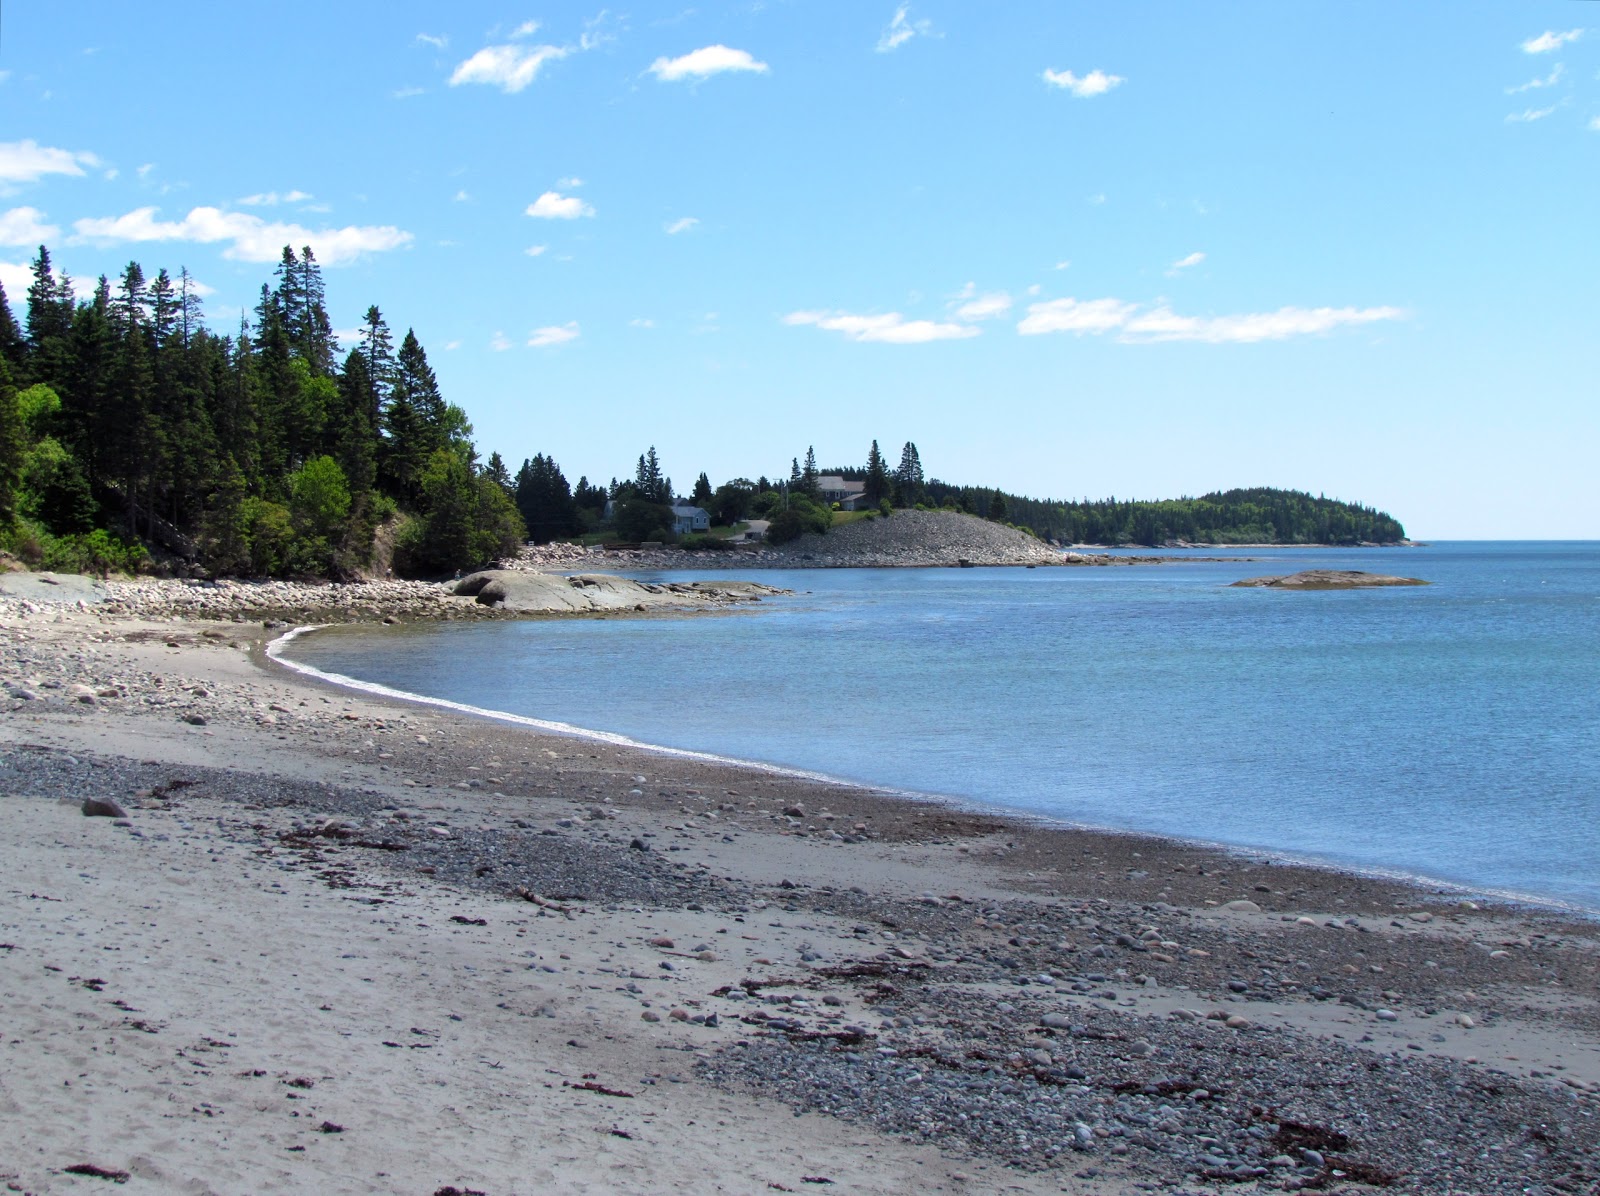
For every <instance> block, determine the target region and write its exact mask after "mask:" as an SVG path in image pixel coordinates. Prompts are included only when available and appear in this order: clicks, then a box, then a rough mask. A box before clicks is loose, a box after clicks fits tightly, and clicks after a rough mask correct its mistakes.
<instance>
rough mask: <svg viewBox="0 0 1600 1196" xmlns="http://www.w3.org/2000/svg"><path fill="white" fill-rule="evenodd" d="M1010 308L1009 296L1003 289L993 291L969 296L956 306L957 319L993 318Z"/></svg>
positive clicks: (997, 317) (1003, 313)
mask: <svg viewBox="0 0 1600 1196" xmlns="http://www.w3.org/2000/svg"><path fill="white" fill-rule="evenodd" d="M1010 310H1011V296H1010V295H1008V294H1006V293H1005V292H1004V291H993V292H991V293H990V294H987V295H979V296H977V297H976V298H970V299H968V300H967V302H965V303H963V304H962V305H961V306H960V307H958V308H956V312H955V315H956V319H958V320H968V321H976V320H995V319H999V318H1000V317H1001V316H1003V315H1005V314H1006V312H1008V311H1010Z"/></svg>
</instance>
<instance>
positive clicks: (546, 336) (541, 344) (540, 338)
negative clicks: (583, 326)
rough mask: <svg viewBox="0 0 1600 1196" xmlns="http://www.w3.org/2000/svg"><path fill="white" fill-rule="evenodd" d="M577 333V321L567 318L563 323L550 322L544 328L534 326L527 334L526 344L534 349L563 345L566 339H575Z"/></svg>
mask: <svg viewBox="0 0 1600 1196" xmlns="http://www.w3.org/2000/svg"><path fill="white" fill-rule="evenodd" d="M578 335H579V334H578V321H576V320H568V321H567V322H566V323H565V324H550V325H547V326H546V327H544V328H535V329H534V330H533V332H531V333H530V334H529V335H528V345H529V347H530V348H534V349H546V348H549V347H550V346H551V345H564V344H566V343H567V342H568V341H575V340H577V339H578Z"/></svg>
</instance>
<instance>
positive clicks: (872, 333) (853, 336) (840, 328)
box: [783, 311, 979, 345]
mask: <svg viewBox="0 0 1600 1196" xmlns="http://www.w3.org/2000/svg"><path fill="white" fill-rule="evenodd" d="M783 322H784V323H785V324H790V325H798V324H811V325H814V326H816V327H818V328H822V329H825V330H827V331H828V332H842V333H844V335H845V336H846V337H847V338H848V339H850V340H853V341H863V342H874V343H877V344H885V345H921V344H926V343H927V342H929V341H950V340H965V339H966V338H967V337H970V336H977V335H978V331H979V330H978V329H976V328H974V327H972V326H971V325H970V324H942V323H938V322H936V321H933V320H908V319H906V318H905V317H904V316H902V315H901V314H900V313H899V312H897V311H892V312H889V313H888V314H886V315H881V316H854V315H851V314H850V313H849V312H842V311H839V312H831V311H796V312H790V313H789V314H788V315H786V316H784V317H783Z"/></svg>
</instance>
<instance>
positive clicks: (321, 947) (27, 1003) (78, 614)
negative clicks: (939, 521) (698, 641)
mask: <svg viewBox="0 0 1600 1196" xmlns="http://www.w3.org/2000/svg"><path fill="white" fill-rule="evenodd" d="M899 518H901V516H899V515H897V516H895V519H897V520H898V519H899ZM852 526H859V525H852ZM974 551H976V549H974ZM593 556H594V554H586V558H587V559H586V564H587V565H588V566H589V567H592V566H593ZM1015 563H1025V562H1022V561H1020V560H1019V561H1017V562H1015ZM560 564H561V562H556V561H540V560H531V561H528V562H524V567H527V568H537V567H541V566H542V567H550V568H555V567H559V566H560ZM760 567H770V565H762V566H760ZM11 576H12V577H13V578H16V577H17V576H18V575H11ZM34 581H35V583H36V584H35V585H34V588H33V589H31V590H29V589H27V588H25V587H23V588H19V586H20V585H21V584H22V583H15V584H12V585H10V586H9V587H8V590H7V592H6V593H4V594H0V709H3V710H4V711H5V717H4V719H0V803H3V809H4V816H5V818H6V820H7V822H8V833H7V834H6V835H5V836H4V837H3V839H0V854H3V857H4V872H5V876H6V883H5V885H4V890H3V891H4V898H3V901H0V993H3V994H4V1004H5V1008H6V1010H7V1019H6V1020H7V1024H6V1026H5V1027H4V1035H3V1039H0V1042H3V1046H0V1107H4V1108H5V1109H6V1121H7V1125H8V1127H9V1128H8V1137H9V1139H10V1141H9V1145H8V1149H7V1151H6V1152H5V1156H4V1157H3V1158H0V1179H3V1180H5V1181H6V1182H7V1183H8V1184H9V1185H10V1188H11V1190H14V1191H25V1192H41V1193H42V1192H67V1191H80V1190H82V1191H96V1190H103V1189H104V1187H105V1185H106V1183H107V1182H108V1179H111V1180H115V1181H116V1182H118V1183H120V1184H122V1185H125V1190H128V1191H149V1192H167V1191H188V1192H218V1193H232V1192H241V1193H242V1192H261V1191H313V1190H314V1191H319V1192H418V1193H432V1194H435V1196H442V1194H443V1193H446V1192H480V1193H483V1194H485V1196H505V1194H510V1193H533V1192H547V1191H555V1190H560V1191H572V1192H641V1193H642V1192H660V1191H726V1192H768V1191H818V1190H824V1189H828V1190H834V1191H849V1192H863V1193H880V1192H881V1193H898V1192H906V1193H910V1192H918V1193H921V1192H930V1191H931V1192H952V1193H954V1192H972V1193H976V1192H1070V1193H1133V1192H1157V1193H1172V1194H1177V1193H1201V1192H1205V1193H1222V1192H1241V1193H1243V1192H1255V1191H1261V1192H1266V1191H1273V1192H1276V1191H1303V1190H1304V1191H1328V1192H1368V1191H1394V1192H1418V1193H1440V1194H1444V1193H1454V1194H1461V1196H1467V1194H1478V1193H1482V1194H1489V1193H1513V1192H1517V1193H1527V1192H1546V1193H1556V1192H1572V1193H1585V1192H1594V1191H1596V1190H1597V1185H1600V1130H1597V1127H1596V1122H1595V1116H1596V1113H1597V1112H1600V1011H1597V1005H1596V999H1595V998H1596V985H1597V980H1600V971H1597V954H1596V952H1597V950H1600V940H1597V938H1596V935H1595V928H1594V924H1593V923H1592V922H1590V921H1588V920H1585V919H1583V918H1581V917H1578V916H1576V915H1572V914H1568V913H1562V912H1560V911H1556V910H1540V909H1536V908H1532V907H1527V906H1513V905H1508V904H1503V903H1496V902H1493V901H1489V900H1486V899H1484V898H1482V897H1481V896H1480V895H1476V894H1470V893H1463V892H1456V891H1448V892H1447V891H1441V890H1437V889H1428V888H1420V887H1416V886H1412V885H1409V884H1406V883H1404V882H1402V881H1398V880H1391V879H1384V878H1376V877H1366V876H1357V875H1351V874H1348V873H1342V872H1338V871H1334V870H1329V869H1322V868H1313V867H1305V866H1298V865H1291V864H1284V863H1279V862H1274V861H1271V860H1267V859H1262V858H1259V857H1255V856H1250V855H1245V854H1239V853H1230V852H1225V851H1221V850H1216V849H1210V848H1205V847H1201V846H1197V845H1193V844H1186V843H1182V842H1174V841H1168V840H1160V839H1152V838H1144V837H1138V836H1131V835H1117V834H1109V833H1103V832H1092V831H1085V830H1079V829H1072V828H1064V827H1056V826H1049V825H1041V824H1039V823H1036V822H1028V821H1025V820H1022V819H1011V818H1005V817H1001V816H997V815H993V814H988V813H977V812H969V811H962V810H957V809H952V808H948V807H944V806H940V805H936V804H932V803H928V802H919V801H915V800H908V799H906V798H903V797H896V796H891V795H887V794H884V793H879V792H874V791H871V790H866V789H858V788H853V787H849V786H845V785H833V784H828V783H824V782H819V781H816V780H812V779H805V778H801V777H795V776H789V775H785V774H782V773H779V772H774V771H772V770H763V769H757V768H743V767H740V766H738V765H733V764H717V763H711V762H707V761H702V760H694V759H688V758H684V757H676V756H669V755H662V754H657V753H652V752H649V751H647V750H642V749H633V748H623V747H618V746H615V745H612V744H608V743H604V742H598V741H593V740H588V739H584V738H581V737H574V736H559V735H553V734H546V733H543V732H539V731H535V730H531V729H528V728H523V727H513V726H507V725H503V724H498V723H495V722H493V721H490V720H485V719H477V718H472V717H470V716H467V715H464V714H457V713H454V712H451V711H447V710H440V709H437V708H432V707H422V706H417V705H414V704H409V703H405V702H402V701H397V700H389V699H384V698H378V697H374V696H371V695H368V694H362V693H355V692H350V691H344V690H339V689H335V688H332V687H329V686H324V685H321V684H318V683H317V682H315V681H313V680H310V679H307V678H305V677H303V676H301V675H299V674H297V673H295V672H293V671H291V670H289V669H286V668H284V667H283V666H281V665H279V664H277V663H275V662H274V661H273V660H272V659H270V658H269V656H268V655H267V652H266V647H267V645H268V644H269V643H270V642H271V641H272V640H273V639H275V638H276V637H278V636H279V635H281V634H283V633H284V632H285V631H286V630H287V629H288V627H289V626H290V625H292V624H296V623H301V622H345V621H361V622H382V621H385V620H390V621H410V620H416V619H470V618H504V617H513V616H512V615H509V614H507V613H506V612H505V611H504V610H503V609H500V608H497V607H489V606H485V605H483V604H481V603H478V602H476V601H474V599H473V598H472V597H471V596H463V595H457V594H455V593H453V592H452V591H453V590H454V588H455V587H454V586H453V585H434V584H428V583H409V582H379V583H370V584H367V585H360V586H343V587H332V586H297V585H295V584H293V583H259V584H244V583H217V584H195V583H184V582H145V581H139V582H125V583H110V584H107V585H105V586H101V587H94V586H88V585H86V584H84V583H82V582H81V579H66V578H61V579H55V581H54V584H52V583H51V582H49V581H43V582H40V581H37V579H34ZM749 596H750V595H748V594H747V595H745V597H746V598H748V597H749ZM680 598H681V599H682V601H679V599H680ZM763 600H764V601H782V596H781V595H780V594H777V593H775V592H773V591H767V592H766V593H765V595H764V596H763ZM730 601H731V599H730ZM716 605H717V604H716V602H715V601H713V600H710V599H708V598H707V596H706V595H705V594H704V593H699V594H691V595H677V596H674V597H673V598H672V601H671V603H670V604H669V607H670V610H671V612H672V613H674V614H675V615H677V616H678V617H694V616H693V613H692V612H693V611H695V610H699V609H715V608H716ZM635 613H644V614H649V615H654V614H657V613H661V612H659V611H657V610H653V609H647V610H646V611H645V612H635ZM544 617H549V616H544ZM575 617H582V616H581V615H578V616H575ZM86 802H91V808H92V809H93V810H95V811H97V813H94V814H86V813H85V812H84V811H85V808H86V807H85V803H86Z"/></svg>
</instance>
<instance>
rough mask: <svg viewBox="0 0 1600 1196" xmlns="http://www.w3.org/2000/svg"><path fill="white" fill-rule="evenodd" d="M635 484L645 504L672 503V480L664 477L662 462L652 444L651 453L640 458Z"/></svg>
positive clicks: (635, 474)
mask: <svg viewBox="0 0 1600 1196" xmlns="http://www.w3.org/2000/svg"><path fill="white" fill-rule="evenodd" d="M633 484H634V488H635V490H636V492H637V493H638V496H639V497H640V498H642V499H644V501H645V502H651V503H671V502H672V479H671V478H668V477H663V476H662V473H661V461H660V460H659V459H658V458H657V457H656V446H655V445H653V444H652V445H651V446H650V451H649V452H647V453H645V455H644V456H642V457H640V458H639V465H638V468H637V469H636V470H635V472H634V478H633Z"/></svg>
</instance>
